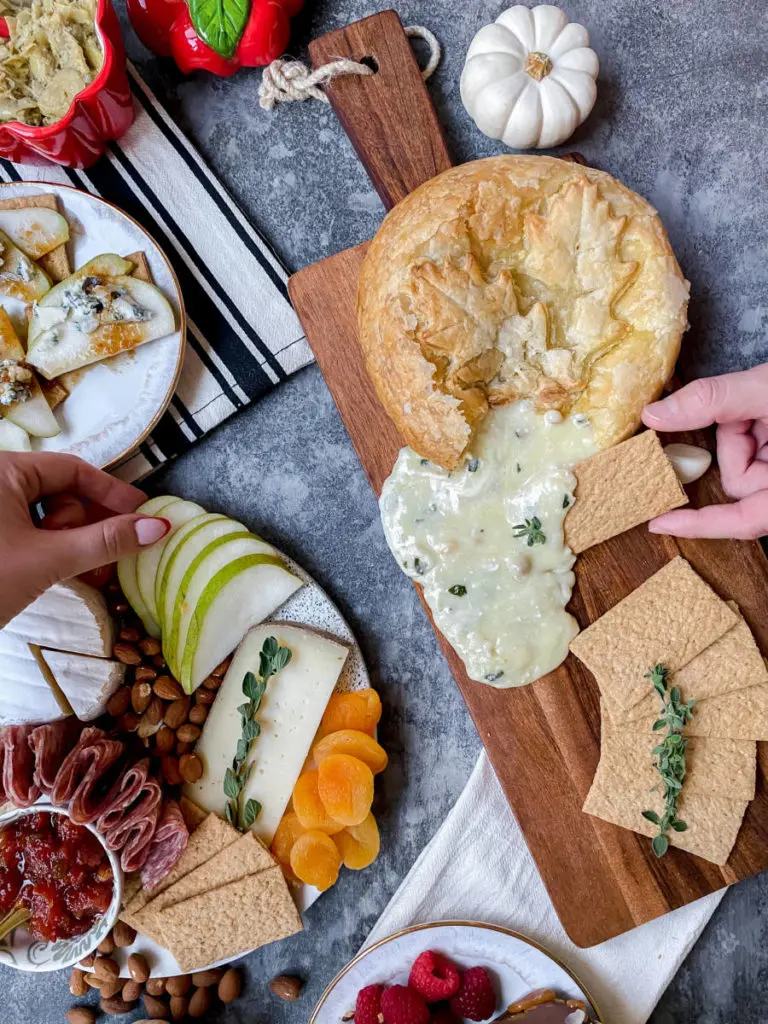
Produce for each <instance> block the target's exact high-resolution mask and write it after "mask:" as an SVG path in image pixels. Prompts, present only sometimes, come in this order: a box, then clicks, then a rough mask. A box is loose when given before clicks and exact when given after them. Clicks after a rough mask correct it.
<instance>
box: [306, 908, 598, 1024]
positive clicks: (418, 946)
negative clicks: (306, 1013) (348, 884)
mask: <svg viewBox="0 0 768 1024" xmlns="http://www.w3.org/2000/svg"><path fill="white" fill-rule="evenodd" d="M426 949H433V950H436V951H437V952H439V953H443V954H444V955H445V956H447V957H449V958H450V959H451V960H453V961H454V962H455V963H456V964H458V966H459V967H464V968H466V967H487V968H488V971H489V972H490V974H491V977H492V979H493V981H494V985H495V988H496V994H497V996H498V1003H497V1013H501V1011H502V1010H505V1009H506V1008H507V1006H509V1004H510V1003H513V1002H514V1001H515V1000H516V999H520V998H522V997H523V996H525V995H527V994H528V993H529V992H532V991H533V990H534V989H537V988H551V989H554V991H555V992H556V994H557V995H558V996H560V997H562V998H564V999H583V1000H584V1001H585V1002H586V1003H587V1005H588V1007H591V1011H592V1012H591V1016H592V1017H593V1018H595V1019H597V1020H599V1019H600V1016H599V1011H598V1009H597V1007H596V1006H595V1005H594V1003H593V1002H592V1000H591V998H590V996H589V994H588V993H587V991H586V990H585V989H584V987H583V986H582V985H581V983H580V982H579V981H578V980H577V978H576V977H575V975H573V974H572V973H571V972H570V971H569V970H568V969H567V968H566V967H564V966H563V965H562V964H561V963H559V962H558V961H557V960H556V959H555V958H554V957H553V956H551V955H550V954H549V953H547V952H546V950H545V949H543V948H542V947H541V946H539V945H538V944H537V943H535V942H533V941H532V940H531V939H527V938H525V936H523V935H518V934H517V933H515V932H512V931H509V930H507V929H505V928H499V927H497V926H495V925H490V924H478V923H475V922H464V921H446V922H443V923H436V924H425V925H416V926H415V927H413V928H408V929H406V930H405V931H402V932H398V933H396V934H395V935H392V936H390V937H389V938H387V939H382V940H381V942H377V943H374V945H372V946H371V947H370V948H368V949H364V950H363V951H362V952H361V953H359V954H358V955H357V956H356V957H355V959H354V960H352V961H350V963H349V964H347V966H346V967H344V968H343V969H342V970H341V972H340V973H339V974H338V975H337V976H336V977H335V978H334V980H333V981H332V982H331V983H330V985H329V986H328V988H327V989H326V990H325V992H324V993H323V995H322V996H321V998H320V1002H319V1003H318V1004H317V1006H316V1007H315V1010H314V1012H313V1014H312V1016H311V1017H310V1018H309V1024H339V1021H341V1020H342V1019H343V1018H344V1016H345V1014H347V1013H349V1012H350V1011H352V1010H354V1008H355V1001H356V999H357V993H358V992H359V991H360V989H361V988H365V986H366V985H374V984H384V985H405V984H407V982H408V975H409V973H410V969H411V965H412V964H413V961H414V960H415V959H416V957H417V956H418V955H419V954H420V953H423V952H424V950H426Z"/></svg>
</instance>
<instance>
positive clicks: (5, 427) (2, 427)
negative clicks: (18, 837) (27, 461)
mask: <svg viewBox="0 0 768 1024" xmlns="http://www.w3.org/2000/svg"><path fill="white" fill-rule="evenodd" d="M0 451H3V452H31V451H32V445H31V443H30V440H29V434H28V433H27V432H26V430H22V429H21V427H17V426H16V424H15V423H11V421H10V420H3V419H0Z"/></svg>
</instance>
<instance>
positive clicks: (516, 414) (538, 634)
mask: <svg viewBox="0 0 768 1024" xmlns="http://www.w3.org/2000/svg"><path fill="white" fill-rule="evenodd" d="M596 450H597V446H596V445H595V443H594V440H593V436H592V429H591V427H590V426H589V424H588V422H587V421H586V419H585V418H584V417H569V418H568V419H563V418H562V417H561V416H560V414H559V413H557V412H547V413H544V414H538V413H536V412H534V410H533V408H532V406H531V405H530V403H529V402H526V401H521V402H515V403H514V404H512V405H508V406H504V407H502V408H499V409H496V410H494V411H492V412H491V413H490V414H489V415H488V417H487V418H486V420H485V423H484V424H483V427H482V429H481V431H480V433H479V434H478V436H477V438H476V439H475V441H474V443H473V445H472V450H471V452H470V453H469V455H468V457H467V458H466V460H465V463H464V466H463V467H462V468H460V469H458V470H455V471H454V472H452V473H449V472H447V471H446V470H444V469H441V468H440V467H438V466H435V465H434V464H432V463H430V462H428V461H427V460H425V459H422V458H420V457H419V455H417V454H416V452H414V451H413V450H412V449H410V448H403V449H402V451H401V452H400V454H399V456H398V459H397V462H396V464H395V467H394V469H393V470H392V473H391V475H390V476H389V478H388V479H387V481H386V482H385V484H384V488H383V490H382V495H381V502H380V507H381V516H382V522H383V525H384V532H385V535H386V538H387V543H388V544H389V547H390V549H391V551H392V553H393V554H394V556H395V558H397V560H398V562H399V564H400V565H401V566H402V568H403V570H404V571H405V572H406V573H407V574H408V575H409V576H411V577H412V578H413V579H415V580H417V581H418V582H419V583H420V584H421V586H422V587H423V590H424V597H425V599H426V601H427V604H428V605H429V607H430V609H431V611H432V614H433V616H434V619H435V623H436V624H437V626H438V628H439V629H440V631H441V632H442V633H443V635H444V636H445V637H446V639H447V640H448V641H449V642H450V643H451V645H452V646H453V647H454V649H455V650H456V651H457V653H458V654H459V655H460V657H461V658H462V660H463V661H464V664H465V666H466V668H467V673H468V674H469V676H470V677H471V678H472V679H477V680H480V681H482V682H486V683H489V684H491V685H493V686H497V687H509V686H521V685H523V684H525V683H530V682H532V681H533V680H534V679H538V678H539V677H540V676H542V675H545V674H546V673H547V672H550V671H552V670H553V669H554V668H556V667H557V666H558V665H559V664H560V663H561V662H562V661H563V660H564V658H565V657H566V655H567V653H568V644H569V643H570V641H571V640H572V639H573V637H574V636H575V635H576V633H577V632H578V627H577V625H576V621H575V619H573V617H572V616H571V615H569V614H568V613H567V612H566V611H565V607H566V605H567V604H568V601H569V600H570V596H571V591H572V589H573V585H574V582H575V578H574V575H573V564H574V561H575V557H574V555H573V554H572V552H571V551H570V550H569V548H568V547H566V545H565V541H564V539H563V523H564V520H565V516H566V514H567V510H568V508H569V507H570V504H571V503H572V501H573V490H574V487H575V486H576V478H575V477H574V475H573V472H572V468H573V466H574V465H575V464H576V463H577V462H580V461H581V460H582V459H585V458H588V457H589V456H590V455H592V454H593V453H594V452H595V451H596Z"/></svg>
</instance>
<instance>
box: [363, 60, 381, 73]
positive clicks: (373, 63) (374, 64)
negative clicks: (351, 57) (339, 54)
mask: <svg viewBox="0 0 768 1024" xmlns="http://www.w3.org/2000/svg"><path fill="white" fill-rule="evenodd" d="M358 64H364V65H365V67H367V68H370V69H371V71H372V72H373V73H374V75H375V74H376V72H377V71H378V70H379V62H378V61H377V60H376V58H375V57H361V58H360V60H359V61H358Z"/></svg>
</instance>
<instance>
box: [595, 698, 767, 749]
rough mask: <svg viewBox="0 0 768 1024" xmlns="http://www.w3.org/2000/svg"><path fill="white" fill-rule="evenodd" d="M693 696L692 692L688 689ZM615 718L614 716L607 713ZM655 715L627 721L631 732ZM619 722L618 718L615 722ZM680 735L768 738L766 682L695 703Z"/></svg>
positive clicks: (646, 723) (647, 722)
mask: <svg viewBox="0 0 768 1024" xmlns="http://www.w3.org/2000/svg"><path fill="white" fill-rule="evenodd" d="M692 696H693V697H694V699H695V696H696V695H695V693H692ZM611 718H612V719H613V720H614V722H615V720H616V719H615V716H614V715H613V714H611ZM655 718H656V716H650V717H648V718H640V719H637V720H633V721H632V722H629V723H627V725H628V728H630V729H631V730H632V731H633V732H638V731H640V732H642V731H643V730H646V729H648V728H650V727H651V726H652V725H653V723H654V721H655ZM619 724H620V725H621V722H619ZM683 735H684V736H716V737H718V739H720V738H731V739H739V740H756V741H761V740H768V686H767V685H763V686H751V687H750V688H749V689H748V690H739V691H738V693H724V694H722V695H721V696H719V697H709V698H708V699H707V700H702V701H701V702H699V703H697V704H696V706H695V708H694V712H693V720H692V721H690V722H688V723H686V726H685V728H684V729H683Z"/></svg>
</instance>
